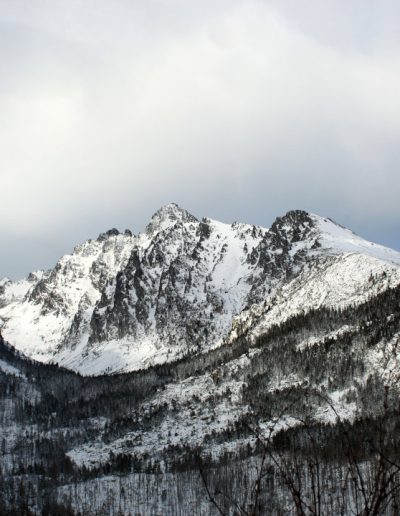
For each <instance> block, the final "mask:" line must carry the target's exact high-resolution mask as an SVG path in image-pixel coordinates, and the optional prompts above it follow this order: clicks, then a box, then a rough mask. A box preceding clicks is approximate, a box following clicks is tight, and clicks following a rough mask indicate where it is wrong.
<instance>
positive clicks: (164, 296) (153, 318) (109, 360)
mask: <svg viewBox="0 0 400 516" xmlns="http://www.w3.org/2000/svg"><path fill="white" fill-rule="evenodd" d="M349 256H356V257H361V258H359V259H357V260H351V259H349V258H348V257H349ZM399 264H400V254H399V253H396V252H395V251H392V250H390V249H386V248H383V247H381V246H378V245H374V244H371V243H370V242H367V241H365V240H363V239H361V238H359V237H357V236H356V235H354V234H353V233H352V232H351V231H349V230H347V229H345V228H342V227H341V226H338V225H337V224H335V223H334V222H332V221H330V220H329V219H324V218H321V217H318V216H316V215H312V214H308V213H306V212H304V211H299V210H297V211H290V212H288V213H287V214H286V215H285V216H283V217H278V218H277V219H276V220H275V222H274V223H273V224H272V226H271V228H270V229H265V228H261V227H258V226H252V225H247V224H239V223H234V224H231V225H229V224H223V223H221V222H217V221H214V220H211V219H207V218H204V219H202V220H200V221H199V220H198V219H196V218H195V217H194V216H193V215H191V214H190V213H188V212H187V211H186V210H183V209H181V208H180V207H179V206H177V205H176V204H169V205H167V206H165V207H163V208H161V209H160V210H158V211H157V212H156V213H155V214H154V215H153V217H152V219H151V221H150V223H149V224H148V226H147V228H146V231H145V233H143V234H139V235H138V236H135V235H132V233H131V232H130V231H129V230H126V231H125V232H124V233H119V231H118V230H116V229H111V230H109V231H107V232H105V233H102V234H101V235H100V236H99V237H98V238H97V240H94V241H93V240H89V241H87V242H85V243H83V244H81V245H79V246H77V247H76V248H75V249H74V251H73V253H72V254H71V255H66V256H64V257H62V258H61V259H60V260H59V262H58V263H57V265H56V266H55V268H54V269H53V270H52V271H49V272H47V273H43V272H40V273H36V274H31V275H30V276H29V277H28V278H27V279H26V280H22V281H21V282H16V283H12V282H10V281H7V280H3V281H2V282H1V283H0V318H2V319H3V320H4V321H5V325H4V329H3V334H4V335H5V337H6V339H7V340H8V341H9V342H10V343H12V344H13V345H14V346H15V347H16V348H17V349H20V350H22V351H23V352H24V353H26V354H27V355H29V356H31V357H33V358H36V359H39V360H42V361H57V362H59V363H60V364H62V365H64V366H66V367H69V368H72V369H75V370H77V371H80V372H82V373H84V374H97V373H102V372H115V371H123V370H124V371H127V370H133V369H137V368H142V367H146V366H148V365H150V364H154V363H162V362H165V361H169V360H172V359H174V358H178V357H180V356H184V355H187V354H189V353H197V352H201V351H206V350H208V349H210V348H212V347H215V346H218V345H219V344H220V343H222V342H223V340H224V339H226V338H231V335H232V328H236V329H237V327H238V325H237V321H241V323H240V324H241V326H243V327H244V326H246V327H249V325H251V324H253V321H254V320H255V319H254V318H255V314H257V317H258V318H259V317H261V314H262V313H264V312H265V310H266V308H265V307H266V306H267V305H268V306H269V305H271V304H273V305H274V306H275V305H276V306H278V305H279V303H281V302H282V296H284V297H285V299H286V300H287V303H286V305H285V309H284V313H285V314H286V315H287V314H288V315H290V298H291V296H294V295H295V293H296V292H298V291H299V289H300V290H301V289H303V290H305V292H306V293H305V294H304V295H305V296H306V297H307V283H308V281H309V280H310V279H312V278H314V279H315V278H319V280H320V284H319V285H320V287H319V290H318V289H317V292H318V295H317V294H315V293H314V294H313V295H311V298H312V301H310V303H309V305H310V307H311V308H312V307H313V306H314V305H318V306H320V305H321V303H323V302H324V300H323V294H324V289H325V290H326V291H327V292H330V289H331V290H334V291H335V292H337V291H339V293H340V292H342V294H343V296H342V297H344V299H346V298H348V299H350V298H351V299H353V298H355V299H358V298H357V295H358V294H359V298H360V299H365V296H368V292H369V288H370V286H369V284H368V278H369V277H370V276H371V275H374V271H375V270H376V271H378V270H379V274H383V273H385V274H386V275H387V276H386V277H390V278H391V281H392V282H393V284H396V282H397V277H398V270H399ZM333 266H335V267H336V269H335V270H336V273H335V274H339V275H340V274H341V273H342V272H343V270H346V274H348V275H349V277H350V278H351V277H352V276H353V272H354V271H358V272H359V271H360V268H361V270H362V271H364V272H365V274H362V275H361V278H360V280H359V281H358V282H353V283H351V282H350V283H351V285H353V286H352V287H348V288H347V287H346V288H347V290H346V289H345V287H344V286H343V285H340V284H334V282H333V283H332V281H331V283H332V284H330V283H329V281H330V280H329V278H332V277H333V276H332V275H331V276H329V275H328V276H327V274H326V269H327V267H333ZM353 269H354V271H353ZM367 276H368V277H367ZM327 278H328V279H327ZM382 278H383V276H382ZM382 282H383V279H382ZM300 283H301V285H300ZM382 284H383V283H382ZM321 285H322V286H321ZM371 288H372V287H371ZM352 289H353V290H352ZM313 292H314V291H313ZM318 296H319V297H318ZM346 296H347V297H346ZM339 298H340V296H339ZM339 298H338V299H339ZM296 299H297V298H296ZM327 299H331V298H330V297H329V296H327ZM333 299H336V298H333ZM340 299H342V298H340ZM331 301H332V300H331ZM301 302H302V301H299V303H300V305H301ZM334 302H335V301H332V303H334ZM279 306H281V305H279ZM282 306H283V305H282ZM296 307H298V305H296ZM249 314H250V315H249ZM268 317H269V316H268ZM268 317H267V319H268ZM277 317H278V315H277ZM270 319H271V318H270ZM270 319H268V320H270ZM257 320H258V319H257ZM244 321H246V322H244ZM271 321H272V319H271ZM232 322H233V326H232ZM268 324H269V323H268ZM271 324H272V322H271ZM235 331H236V330H235Z"/></svg>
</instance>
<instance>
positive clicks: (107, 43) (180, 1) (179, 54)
mask: <svg viewBox="0 0 400 516" xmlns="http://www.w3.org/2000/svg"><path fill="white" fill-rule="evenodd" d="M399 28H400V6H399V3H398V1H395V0H393V1H386V0H375V1H372V0H346V1H342V0H323V1H321V0H304V1H302V0H292V1H290V0H276V1H274V0H271V1H268V0H242V1H240V0H219V1H218V2H216V1H215V0H213V1H211V0H202V1H201V2H199V1H194V0H141V1H135V0H108V1H104V0H68V1H66V0H0V186H1V190H0V191H1V197H0V234H1V253H0V277H1V276H8V277H19V276H22V275H25V274H26V273H27V272H28V271H30V270H34V269H37V268H49V267H50V266H53V265H54V263H55V262H56V260H57V258H58V257H59V256H60V255H62V254H64V253H66V252H69V251H70V250H72V248H73V246H74V245H75V244H76V243H78V242H80V241H83V240H85V239H87V238H90V237H92V238H95V237H96V236H97V235H98V233H100V232H101V231H105V230H107V229H109V228H110V227H114V226H115V227H118V228H119V229H121V230H123V229H125V228H130V229H132V230H133V231H134V232H139V231H141V230H142V229H143V228H144V226H145V224H146V223H147V221H148V219H149V218H150V216H151V215H152V213H153V212H154V211H156V209H157V208H159V207H160V206H161V205H163V204H166V203H168V202H172V201H173V202H177V203H178V204H180V205H181V206H182V207H185V208H186V209H188V210H189V211H190V212H192V213H193V214H194V215H196V216H199V217H202V216H210V217H213V218H217V219H220V220H222V221H225V222H232V221H234V220H239V221H243V222H249V223H256V224H261V225H265V226H268V225H270V224H271V223H272V221H273V220H274V218H275V217H276V216H277V215H282V214H283V213H285V212H286V211H287V210H289V209H294V208H302V209H306V210H309V211H312V212H314V213H319V214H321V215H326V216H329V217H331V218H333V219H334V220H337V221H338V222H340V223H342V224H344V225H346V226H348V227H350V228H351V229H353V230H355V231H356V232H357V233H359V234H361V235H362V236H364V237H366V238H368V239H370V240H375V241H377V242H381V243H384V244H386V245H389V246H392V247H394V248H397V249H400V234H399V227H400V202H399V194H400V167H399V165H400V140H399V137H400V93H399V92H400V29H399Z"/></svg>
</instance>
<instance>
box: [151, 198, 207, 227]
mask: <svg viewBox="0 0 400 516" xmlns="http://www.w3.org/2000/svg"><path fill="white" fill-rule="evenodd" d="M176 221H180V222H198V220H197V219H196V217H194V216H193V215H192V214H191V213H189V212H188V211H187V210H185V209H183V208H181V207H180V206H178V204H176V203H174V202H172V203H169V204H166V205H165V206H162V207H161V208H160V209H159V210H157V211H156V212H155V213H154V215H153V216H152V217H151V220H150V222H149V224H148V225H147V227H146V232H147V233H150V234H151V233H154V231H161V230H163V229H166V228H167V227H170V226H172V225H173V224H174V223H175V222H176Z"/></svg>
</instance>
